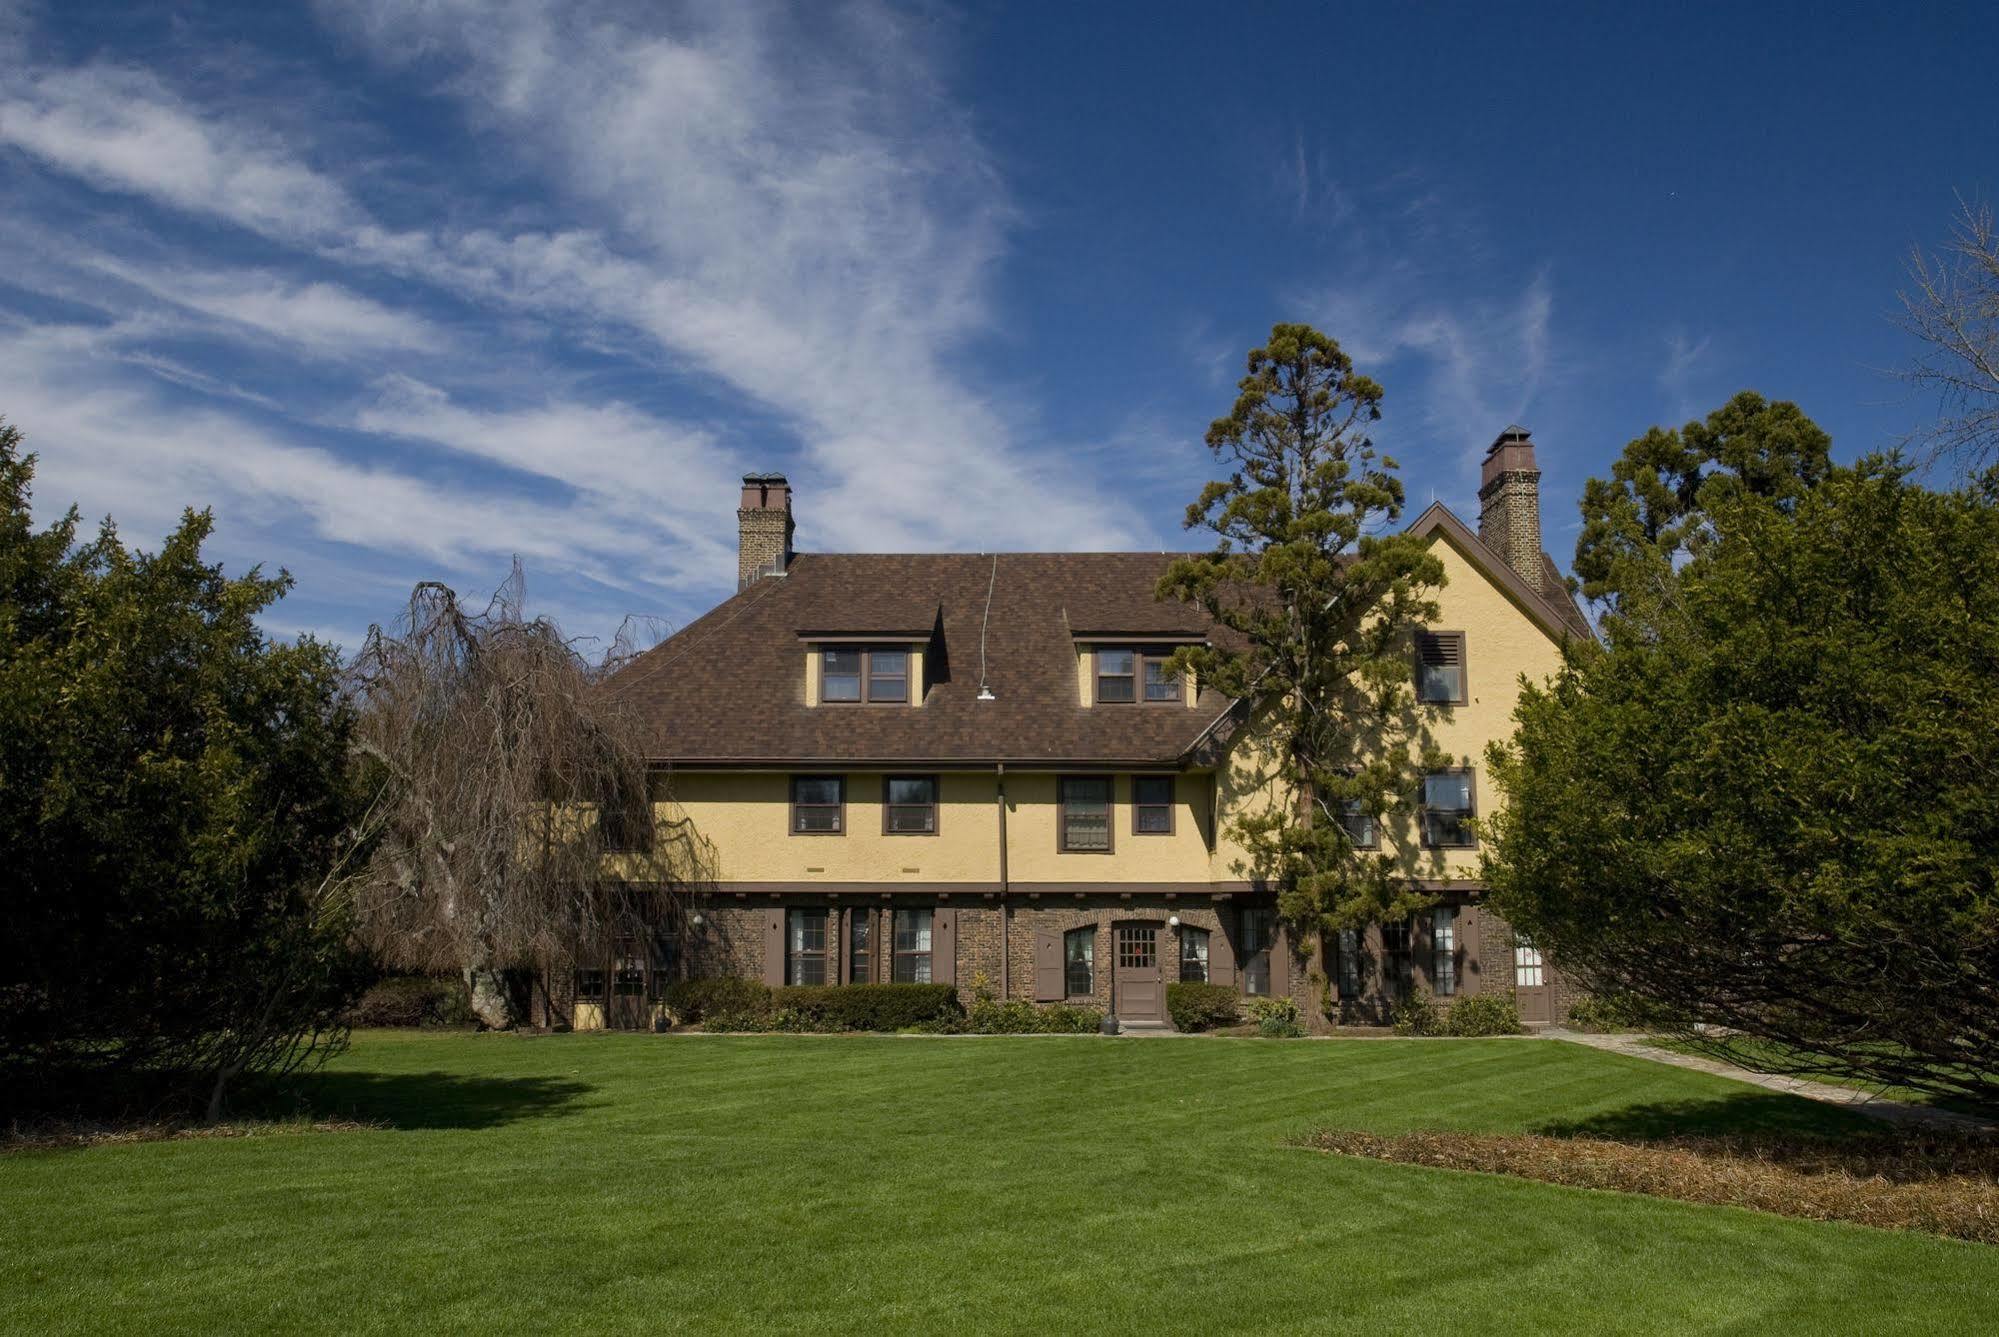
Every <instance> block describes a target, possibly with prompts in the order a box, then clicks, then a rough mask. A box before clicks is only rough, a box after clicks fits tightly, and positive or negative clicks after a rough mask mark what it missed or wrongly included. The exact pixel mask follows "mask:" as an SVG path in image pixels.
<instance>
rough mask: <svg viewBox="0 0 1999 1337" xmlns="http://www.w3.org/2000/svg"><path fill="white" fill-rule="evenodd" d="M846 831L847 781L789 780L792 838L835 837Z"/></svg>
mask: <svg viewBox="0 0 1999 1337" xmlns="http://www.w3.org/2000/svg"><path fill="white" fill-rule="evenodd" d="M846 830H847V778H846V777H845V776H843V775H794V776H792V777H791V834H793V835H794V836H838V835H844V834H845V833H846Z"/></svg>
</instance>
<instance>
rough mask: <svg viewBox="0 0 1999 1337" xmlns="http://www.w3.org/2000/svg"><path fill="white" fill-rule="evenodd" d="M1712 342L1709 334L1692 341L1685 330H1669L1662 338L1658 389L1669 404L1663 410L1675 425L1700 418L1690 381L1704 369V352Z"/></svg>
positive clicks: (1693, 380)
mask: <svg viewBox="0 0 1999 1337" xmlns="http://www.w3.org/2000/svg"><path fill="white" fill-rule="evenodd" d="M1713 342H1714V340H1713V336H1711V335H1706V334H1704V335H1702V336H1701V337H1700V338H1698V339H1696V338H1693V337H1692V336H1690V335H1689V334H1688V333H1687V332H1686V331H1685V330H1671V331H1669V332H1668V333H1667V335H1666V339H1665V344H1666V360H1665V362H1664V363H1663V364H1662V365H1661V366H1660V368H1659V388H1660V389H1661V390H1663V391H1664V392H1665V394H1666V399H1667V401H1668V405H1669V406H1668V408H1667V410H1666V411H1667V412H1668V413H1670V414H1672V415H1673V420H1674V421H1675V422H1686V421H1688V420H1689V419H1692V418H1698V417H1700V416H1701V408H1700V406H1699V404H1698V402H1697V401H1696V400H1695V398H1694V382H1695V381H1696V380H1697V379H1698V378H1699V377H1700V375H1701V373H1702V372H1703V371H1704V370H1705V368H1706V364H1707V362H1708V349H1709V346H1710V345H1711V344H1712V343H1713Z"/></svg>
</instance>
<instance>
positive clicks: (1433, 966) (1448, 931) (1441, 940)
mask: <svg viewBox="0 0 1999 1337" xmlns="http://www.w3.org/2000/svg"><path fill="white" fill-rule="evenodd" d="M1430 987H1431V988H1432V989H1433V990H1434V991H1435V992H1436V993H1437V994H1438V995H1439V996H1442V997H1448V996H1450V995H1451V994H1454V993H1456V992H1457V991H1458V908H1457V907H1456V906H1455V905H1439V906H1437V907H1436V908H1435V909H1433V910H1431V911H1430Z"/></svg>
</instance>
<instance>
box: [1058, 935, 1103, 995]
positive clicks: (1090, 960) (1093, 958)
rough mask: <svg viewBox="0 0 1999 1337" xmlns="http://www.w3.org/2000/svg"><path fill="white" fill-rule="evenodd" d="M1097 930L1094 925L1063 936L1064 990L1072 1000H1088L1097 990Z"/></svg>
mask: <svg viewBox="0 0 1999 1337" xmlns="http://www.w3.org/2000/svg"><path fill="white" fill-rule="evenodd" d="M1096 970H1097V930H1096V928H1095V926H1094V925H1092V926H1089V927H1085V928H1072V929H1070V930H1069V931H1068V932H1067V933H1064V934H1063V935H1062V989H1063V992H1064V993H1066V994H1067V995H1068V996H1069V997H1071V998H1087V997H1089V996H1090V994H1091V993H1092V992H1093V991H1094V990H1095V988H1096Z"/></svg>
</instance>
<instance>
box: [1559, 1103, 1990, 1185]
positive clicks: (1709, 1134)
mask: <svg viewBox="0 0 1999 1337" xmlns="http://www.w3.org/2000/svg"><path fill="white" fill-rule="evenodd" d="M1533 1131H1534V1132H1535V1133H1536V1134H1538V1135H1540V1136H1543V1137H1552V1138H1560V1139H1565V1140H1572V1141H1573V1140H1595V1141H1601V1142H1615V1143H1622V1144H1624V1145H1626V1146H1634V1147H1644V1146H1658V1147H1670V1148H1679V1149H1682V1150H1686V1151H1692V1152H1697V1153H1701V1154H1704V1155H1710V1156H1722V1157H1726V1158H1730V1159H1734V1160H1748V1161H1754V1162H1759V1163H1762V1164H1766V1165H1773V1166H1783V1167H1786V1168H1788V1169H1790V1170H1793V1171H1796V1172H1799V1173H1802V1174H1808V1175H1814V1174H1843V1175H1852V1176H1860V1177H1867V1178H1877V1179H1881V1180H1886V1181H1888V1182H1891V1183H1903V1184H1908V1183H1922V1182H1925V1181H1929V1180H1937V1179H1946V1178H1970V1179H1975V1180H1983V1181H1986V1182H1999V1137H1993V1136H1988V1135H1985V1134H1981V1133H1975V1132H1972V1133H1966V1132H1961V1131H1955V1130H1948V1129H1919V1128H1908V1127H1899V1128H1898V1127H1890V1126H1888V1125H1886V1124H1882V1123H1879V1122H1876V1121H1874V1120H1872V1119H1869V1118H1868V1117H1867V1116H1865V1115H1861V1114H1855V1113H1852V1112H1850V1111H1845V1110H1839V1109H1835V1108H1832V1107H1828V1106H1823V1105H1815V1104H1813V1103H1812V1102H1810V1101H1806V1100H1802V1099H1800V1098H1798V1097H1794V1096H1784V1095H1777V1094H1768V1093H1744V1094H1741V1095H1734V1096H1726V1097H1723V1098H1721V1099H1719V1100H1677V1101H1658V1102H1654V1103H1650V1104H1643V1105H1631V1106H1627V1107H1625V1108H1623V1109H1618V1110H1607V1111H1605V1112H1603V1113H1601V1114H1595V1115H1590V1116H1588V1117H1586V1118H1581V1119H1559V1120H1551V1121H1549V1122H1547V1123H1544V1124H1542V1125H1540V1126H1539V1127H1537V1128H1535V1129H1534V1130H1533Z"/></svg>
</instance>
